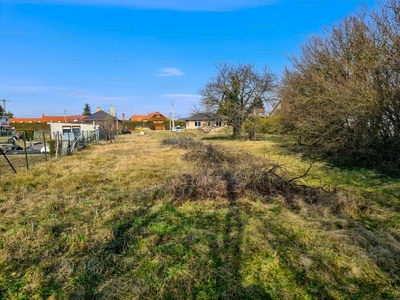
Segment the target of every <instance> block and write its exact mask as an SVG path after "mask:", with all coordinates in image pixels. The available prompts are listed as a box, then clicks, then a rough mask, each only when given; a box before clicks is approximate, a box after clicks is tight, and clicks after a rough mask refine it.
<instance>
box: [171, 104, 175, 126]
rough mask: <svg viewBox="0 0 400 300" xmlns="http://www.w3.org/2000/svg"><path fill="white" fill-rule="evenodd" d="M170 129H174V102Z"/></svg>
mask: <svg viewBox="0 0 400 300" xmlns="http://www.w3.org/2000/svg"><path fill="white" fill-rule="evenodd" d="M172 129H175V120H174V101H172Z"/></svg>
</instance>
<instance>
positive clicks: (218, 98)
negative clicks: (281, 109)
mask: <svg viewBox="0 0 400 300" xmlns="http://www.w3.org/2000/svg"><path fill="white" fill-rule="evenodd" d="M215 68H216V70H217V75H216V76H215V77H213V78H211V79H210V80H209V81H208V82H207V83H206V84H205V85H204V86H203V88H201V89H200V94H201V95H202V99H201V105H202V107H203V108H204V109H205V110H206V111H209V112H213V113H217V114H219V115H223V116H225V117H226V118H227V119H226V122H227V124H228V125H230V126H232V127H233V137H234V138H240V137H242V127H243V126H242V125H243V122H244V121H246V120H247V119H248V118H249V117H250V116H251V115H252V113H253V111H254V109H256V108H259V107H263V102H267V101H271V97H270V95H271V93H272V92H273V91H274V87H275V76H274V75H273V74H272V73H271V72H270V71H269V70H268V68H267V67H264V68H263V70H262V71H261V72H258V71H257V70H256V66H255V65H254V64H251V63H247V64H238V65H230V64H228V63H221V64H218V65H216V66H215Z"/></svg>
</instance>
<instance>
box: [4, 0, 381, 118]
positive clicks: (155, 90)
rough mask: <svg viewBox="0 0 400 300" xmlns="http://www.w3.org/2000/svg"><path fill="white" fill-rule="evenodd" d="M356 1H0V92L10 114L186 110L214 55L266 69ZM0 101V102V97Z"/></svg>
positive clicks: (278, 66)
mask: <svg viewBox="0 0 400 300" xmlns="http://www.w3.org/2000/svg"><path fill="white" fill-rule="evenodd" d="M363 3H365V4H368V7H370V8H372V7H373V6H374V5H375V1H373V0H371V1H358V0H329V1H328V0H326V1H316V0H311V1H307V0H292V1H289V0H287V1H284V0H282V1H280V0H203V1H199V0H131V1H128V0H96V1H95V0H47V1H46V0H0V31H1V32H0V99H6V100H8V101H9V102H7V103H6V109H7V111H11V112H13V113H14V115H15V117H40V116H41V115H42V113H43V114H45V115H63V114H64V110H66V114H67V115H73V114H81V113H82V112H83V107H84V104H85V103H89V105H90V106H91V109H92V112H94V111H95V110H96V107H100V108H101V109H103V110H104V111H107V112H109V110H110V106H114V107H115V112H116V113H117V116H118V117H119V118H121V116H122V113H125V115H126V117H127V118H129V117H131V116H132V115H133V114H147V112H151V111H160V112H162V113H163V114H164V115H166V116H167V117H169V115H170V112H171V102H172V101H173V102H174V111H175V117H176V118H177V117H178V116H179V117H187V116H188V115H190V112H191V109H192V108H193V106H194V105H196V104H198V103H199V99H200V96H199V95H198V91H199V89H200V88H201V86H202V85H204V84H205V83H206V81H207V80H208V79H209V78H210V77H212V76H214V75H215V68H214V66H213V64H215V63H216V62H217V61H227V62H231V63H238V62H253V63H256V64H257V65H258V66H259V67H262V66H264V65H268V66H270V69H271V71H273V72H275V73H276V74H277V76H278V77H279V76H280V74H281V73H282V70H283V68H284V66H285V65H288V66H290V63H289V61H288V59H287V58H288V56H290V55H292V54H294V53H298V51H299V46H300V44H301V43H304V42H305V40H306V38H307V36H309V35H311V34H318V33H320V32H321V30H322V28H323V27H324V26H330V25H332V24H335V23H336V22H338V21H339V20H340V19H341V18H343V17H345V16H346V15H348V14H350V13H354V12H355V11H356V9H357V7H358V6H360V5H361V4H363ZM0 104H2V103H0Z"/></svg>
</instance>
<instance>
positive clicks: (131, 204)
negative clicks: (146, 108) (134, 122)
mask: <svg viewBox="0 0 400 300" xmlns="http://www.w3.org/2000/svg"><path fill="white" fill-rule="evenodd" d="M177 137H181V138H180V139H176V138H177ZM182 138H184V139H182ZM204 138H205V139H204ZM309 166H310V160H309V159H306V158H303V157H302V156H301V154H299V153H292V152H290V151H289V150H288V149H287V148H285V147H283V146H282V143H281V138H280V137H279V136H265V137H263V140H262V141H256V142H250V141H232V140H229V139H224V138H223V136H222V135H221V136H219V137H217V136H212V135H209V134H208V135H205V134H201V133H199V132H180V133H179V134H177V133H172V132H150V133H149V134H147V135H145V136H139V135H137V134H132V135H129V136H119V137H118V138H117V140H116V142H115V143H112V144H96V145H92V146H90V147H89V148H88V149H85V150H83V151H80V152H77V153H75V154H74V155H73V156H70V157H61V158H59V159H57V160H52V161H49V162H46V163H42V164H37V165H35V166H34V167H32V168H30V170H29V171H25V172H20V173H18V174H17V175H12V176H7V177H2V178H1V185H0V299H400V288H399V286H400V200H399V199H400V180H399V179H394V178H388V177H385V176H382V175H380V174H378V173H375V172H374V171H370V170H342V169H338V168H335V167H333V166H330V165H328V164H327V163H325V162H324V161H318V160H317V161H313V165H312V168H311V169H310V170H309V172H308V174H307V176H306V177H302V175H303V174H304V173H305V172H306V171H307V169H308V168H309ZM297 177H301V178H298V179H295V178H297Z"/></svg>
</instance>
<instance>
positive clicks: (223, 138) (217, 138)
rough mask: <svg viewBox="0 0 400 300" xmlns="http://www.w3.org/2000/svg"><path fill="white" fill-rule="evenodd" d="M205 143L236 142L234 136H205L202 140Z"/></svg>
mask: <svg viewBox="0 0 400 300" xmlns="http://www.w3.org/2000/svg"><path fill="white" fill-rule="evenodd" d="M201 139H202V140H205V141H227V140H228V141H231V140H235V139H234V138H233V137H232V135H213V136H205V137H202V138H201Z"/></svg>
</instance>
